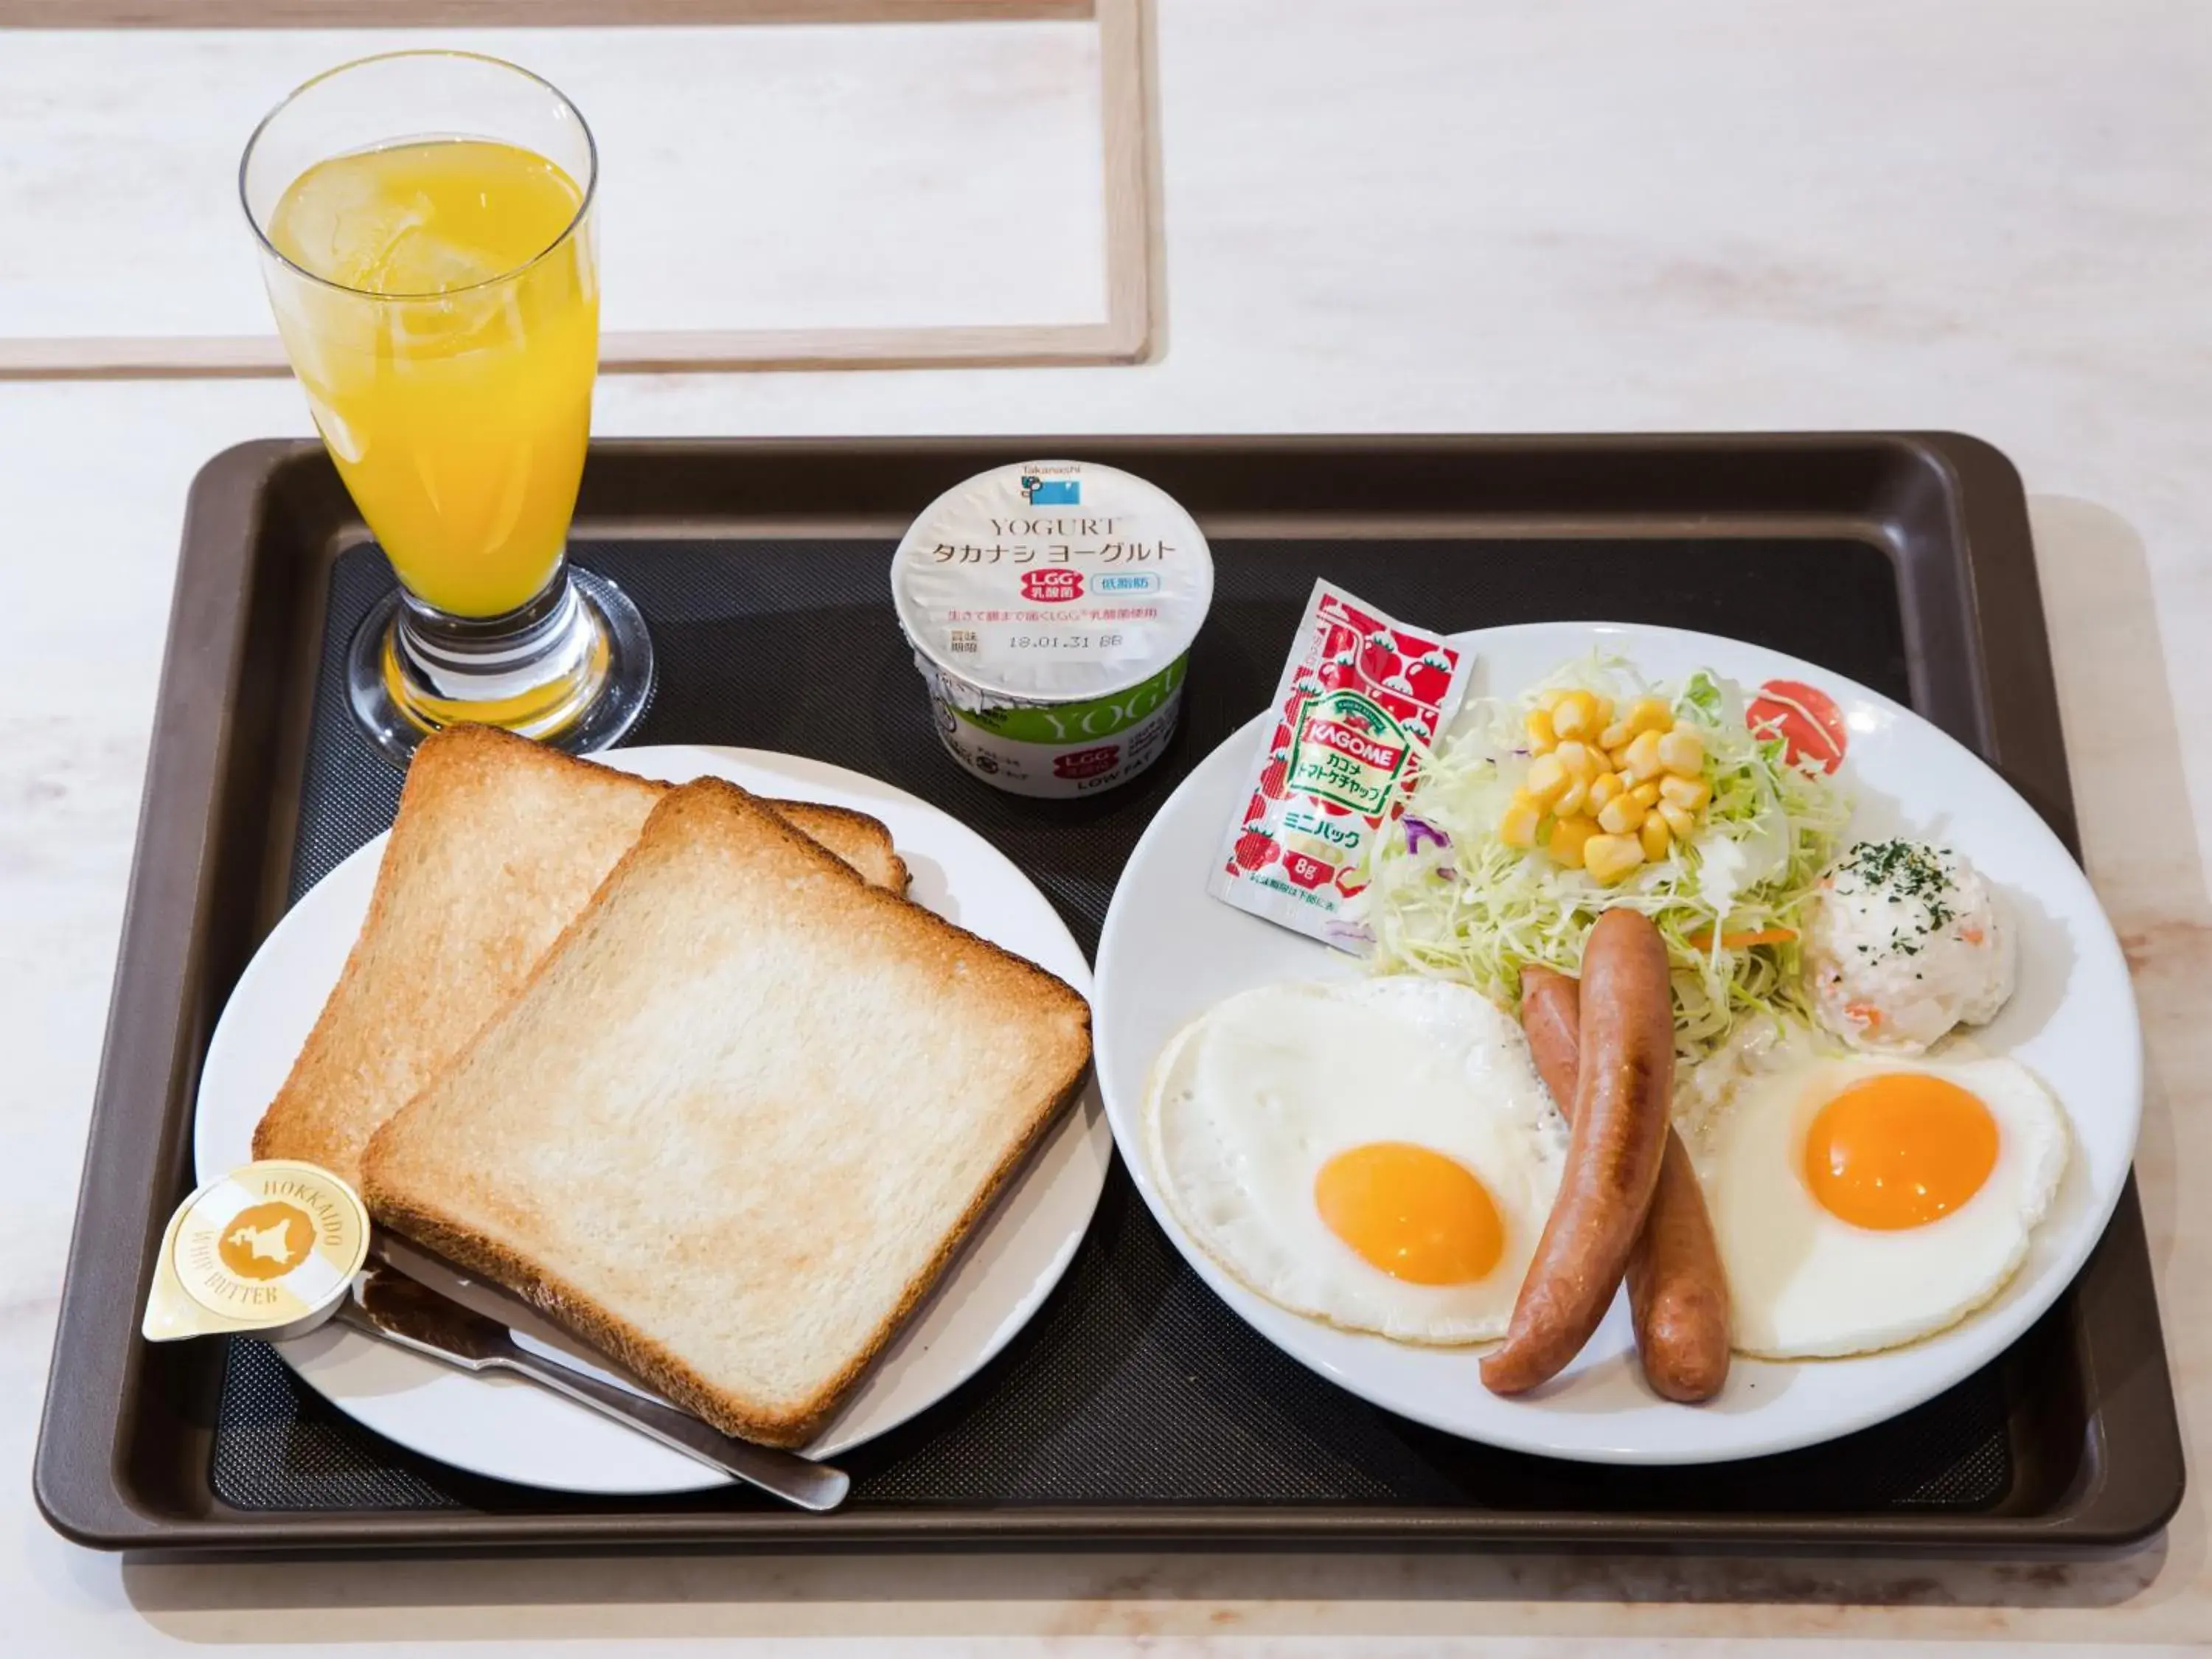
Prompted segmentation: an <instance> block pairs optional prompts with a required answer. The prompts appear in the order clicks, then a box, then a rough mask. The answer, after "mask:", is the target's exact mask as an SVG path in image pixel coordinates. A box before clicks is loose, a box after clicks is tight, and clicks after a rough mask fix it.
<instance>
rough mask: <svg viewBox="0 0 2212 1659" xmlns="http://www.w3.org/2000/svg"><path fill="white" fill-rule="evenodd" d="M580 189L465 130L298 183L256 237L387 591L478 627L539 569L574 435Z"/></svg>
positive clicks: (581, 297)
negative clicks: (389, 584)
mask: <svg viewBox="0 0 2212 1659" xmlns="http://www.w3.org/2000/svg"><path fill="white" fill-rule="evenodd" d="M582 207H583V195H582V191H580V189H579V188H578V186H577V185H576V182H575V181H574V179H571V178H569V176H568V174H567V173H564V172H562V169H561V168H560V167H556V166H555V165H554V164H553V163H552V162H551V161H547V160H546V159H545V158H544V156H541V155H533V154H532V152H530V151H528V150H526V149H520V148H518V147H516V146H514V145H512V144H502V143H492V142H490V141H489V140H484V139H476V138H453V139H438V140H432V141H426V142H422V143H403V144H394V145H391V146H388V147H386V148H383V149H369V150H362V151H357V152H356V153H354V154H352V155H339V156H334V157H332V158H331V160H329V161H322V162H319V163H317V164H316V165H315V166H313V167H310V168H308V169H307V172H305V173H301V175H300V177H299V178H298V179H295V180H294V181H293V183H292V185H291V186H290V188H289V189H288V190H287V191H285V192H284V195H283V199H282V200H280V201H279V202H278V204H277V205H276V211H275V212H274V213H273V214H272V215H271V216H270V226H269V236H270V242H271V244H272V245H273V246H275V248H276V252H278V253H279V254H281V255H282V256H283V258H284V259H285V260H286V261H287V262H289V264H291V265H292V266H294V267H295V268H296V270H297V271H300V272H305V273H307V276H309V277H313V278H316V279H319V280H317V281H307V280H303V279H302V278H301V276H298V275H296V274H295V272H293V271H283V270H272V271H271V274H270V299H271V300H272V301H273V302H274V303H275V307H276V320H277V326H278V327H279V329H280V330H281V331H283V335H284V341H285V346H286V349H287V350H288V352H289V356H290V357H291V359H292V364H293V367H294V368H295V370H296V371H297V373H298V374H299V377H300V380H301V385H302V386H305V388H306V389H307V401H308V404H309V406H310V408H311V409H312V410H313V413H314V417H315V424H316V426H317V428H319V430H320V431H321V432H322V435H323V437H324V440H325V442H326V443H327V444H328V446H329V447H330V451H331V457H332V459H335V460H336V462H337V467H338V471H339V473H340V474H341V475H342V476H343V477H344V479H345V483H346V487H347V488H348V489H349V490H351V491H352V492H353V498H354V501H355V502H356V505H358V506H359V507H360V508H361V510H362V516H363V517H364V518H365V519H367V520H368V526H369V528H370V529H371V530H372V531H374V532H375V535H376V538H377V540H378V542H379V543H380V544H381V545H382V547H383V549H384V551H385V553H386V555H387V556H389V557H390V559H391V560H392V567H393V568H394V569H395V570H397V571H398V575H399V579H400V580H401V581H402V582H403V583H404V584H405V585H406V586H407V587H408V589H409V590H410V592H413V593H414V594H415V595H416V597H418V598H419V599H423V600H425V601H427V602H428V603H429V604H431V605H435V606H437V607H438V608H439V609H440V610H441V611H450V612H453V613H454V614H456V615H459V616H465V617H492V616H498V615H501V614H503V613H505V612H507V611H513V610H514V609H516V608H517V607H518V606H520V605H524V604H526V603H527V602H528V601H529V600H530V599H531V598H532V596H533V595H535V594H536V593H537V592H538V591H539V590H540V589H542V588H543V587H544V586H545V584H546V582H547V580H549V579H550V577H551V576H552V574H553V571H554V568H555V567H556V564H557V562H558V561H559V559H560V556H561V549H562V544H563V543H564V542H565V541H566V539H567V538H568V520H569V517H570V515H571V514H572V513H574V510H575V502H576V484H577V481H578V479H579V477H580V476H581V474H582V471H583V465H584V447H585V440H586V435H587V434H588V432H589V430H590V428H591V412H592V375H593V373H594V372H595V370H596V369H597V368H598V363H599V290H598V278H597V275H596V271H595V269H594V265H593V262H592V246H591V243H590V240H589V238H590V229H591V228H590V226H589V224H588V223H580V222H578V215H579V213H580V210H581V209H582Z"/></svg>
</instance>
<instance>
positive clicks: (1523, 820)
mask: <svg viewBox="0 0 2212 1659" xmlns="http://www.w3.org/2000/svg"><path fill="white" fill-rule="evenodd" d="M1543 816H1544V809H1543V808H1542V807H1541V806H1540V805H1537V804H1536V803H1535V802H1534V800H1532V799H1529V797H1528V791H1527V790H1525V789H1516V790H1515V791H1514V792H1513V802H1512V805H1510V806H1508V807H1507V808H1506V809H1505V812H1504V816H1503V817H1500V818H1499V819H1498V840H1500V841H1502V842H1504V843H1505V844H1506V845H1507V846H1508V847H1534V845H1535V844H1536V823H1537V820H1538V819H1540V818H1541V817H1543Z"/></svg>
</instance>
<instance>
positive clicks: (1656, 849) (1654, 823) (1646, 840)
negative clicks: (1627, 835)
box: [1636, 812, 1674, 864]
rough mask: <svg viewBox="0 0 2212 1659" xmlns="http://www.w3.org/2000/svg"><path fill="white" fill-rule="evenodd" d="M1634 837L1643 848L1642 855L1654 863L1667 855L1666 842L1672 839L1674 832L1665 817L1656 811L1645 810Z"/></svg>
mask: <svg viewBox="0 0 2212 1659" xmlns="http://www.w3.org/2000/svg"><path fill="white" fill-rule="evenodd" d="M1636 839H1637V842H1638V845H1640V846H1641V847H1642V848H1644V857H1645V858H1646V859H1648V860H1650V861H1651V862H1652V863H1654V864H1656V863H1658V862H1659V860H1661V859H1663V858H1665V857H1666V856H1667V844H1668V842H1671V841H1673V840H1674V831H1673V830H1671V829H1668V827H1667V820H1666V819H1664V818H1662V817H1660V816H1659V815H1658V814H1657V813H1656V812H1647V813H1645V814H1644V822H1643V823H1639V824H1638V825H1637V826H1636Z"/></svg>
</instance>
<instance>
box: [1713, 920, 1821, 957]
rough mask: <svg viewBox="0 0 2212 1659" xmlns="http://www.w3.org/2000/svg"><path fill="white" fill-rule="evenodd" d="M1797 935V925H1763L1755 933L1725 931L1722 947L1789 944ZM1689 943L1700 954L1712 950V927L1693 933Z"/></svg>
mask: <svg viewBox="0 0 2212 1659" xmlns="http://www.w3.org/2000/svg"><path fill="white" fill-rule="evenodd" d="M1796 937H1797V930H1796V928H1795V927H1761V928H1759V930H1758V931H1756V932H1755V933H1723V934H1722V935H1721V948H1722V949H1723V950H1724V951H1747V950H1749V949H1750V948H1751V947H1752V946H1753V945H1787V944H1789V943H1790V940H1791V939H1796ZM1689 945H1690V948H1691V949H1692V951H1697V952H1698V953H1699V955H1700V956H1703V955H1704V954H1705V952H1706V951H1710V950H1711V949H1712V948H1713V933H1712V929H1711V928H1710V927H1708V928H1706V929H1705V930H1704V931H1703V932H1701V933H1692V934H1691V935H1690V939H1689Z"/></svg>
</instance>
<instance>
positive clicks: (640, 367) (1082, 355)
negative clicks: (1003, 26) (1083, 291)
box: [0, 0, 1157, 380]
mask: <svg viewBox="0 0 2212 1659" xmlns="http://www.w3.org/2000/svg"><path fill="white" fill-rule="evenodd" d="M60 15H66V16H67V17H68V18H69V19H70V24H69V26H70V27H80V28H82V27H220V26H228V25H231V24H234V23H250V24H251V26H253V27H289V26H307V25H309V24H319V25H323V26H325V27H336V26H337V25H340V24H349V25H355V26H360V25H366V24H377V25H385V24H392V25H399V24H407V25H411V26H415V27H424V26H430V25H437V26H456V25H462V24H470V25H492V24H507V25H513V24H519V23H522V22H525V21H527V22H530V23H532V25H536V26H547V25H571V26H574V25H591V24H608V23H622V24H632V23H635V24H641V25H652V24H680V23H707V22H735V23H745V24H760V23H776V22H792V21H807V22H832V21H834V22H842V23H855V24H866V23H871V22H884V21H896V22H915V21H942V22H945V23H948V24H949V23H952V22H957V21H972V20H975V19H978V18H990V19H998V20H1008V19H1020V20H1037V19H1049V20H1070V21H1083V20H1085V19H1090V20H1093V21H1095V23H1096V26H1097V29H1098V31H1099V75H1100V79H1101V88H1100V91H1101V97H1100V106H1101V112H1102V118H1103V145H1102V153H1103V157H1104V166H1103V178H1102V179H1101V180H1100V185H1101V188H1102V189H1103V191H1104V214H1105V218H1104V222H1105V254H1106V285H1105V287H1106V315H1105V317H1104V319H1103V320H1101V321H1099V322H1096V323H1073V324H1049V325H1047V324H1038V325H1026V324H1021V323H1007V324H1003V325H989V326H977V325H946V326H915V327H899V328H815V329H741V328H732V329H684V330H653V331H613V332H610V333H609V334H607V335H606V336H605V338H604V339H603V341H602V344H601V356H600V368H601V371H602V372H603V373H605V374H684V373H711V372H714V371H717V370H725V369H800V368H810V369H818V368H930V367H937V368H943V367H952V366H968V365H975V366H991V365H1012V364H1029V363H1034V364H1051V363H1118V362H1138V361H1140V360H1141V359H1142V358H1143V357H1144V356H1146V353H1147V351H1148V350H1149V349H1150V347H1151V343H1152V337H1153V327H1154V295H1155V283H1156V276H1157V261H1156V260H1155V258H1154V252H1153V246H1152V243H1153V234H1154V225H1153V219H1154V213H1153V191H1152V175H1153V157H1152V132H1151V125H1152V124H1151V118H1150V113H1149V104H1150V95H1149V90H1148V80H1149V76H1148V64H1149V42H1148V35H1147V21H1148V20H1147V17H1146V4H1145V0H812V3H803V4H802V3H792V0H629V3H624V0H543V3H533V0H321V3H310V0H0V27H11V26H14V27H21V26H23V25H25V24H27V23H32V22H38V21H41V20H51V19H58V17H59V16H60ZM102 20H104V21H102ZM0 49H4V47H0ZM288 373H289V368H288V367H287V365H286V363H285V361H284V356H283V349H281V347H280V346H279V345H278V343H277V342H276V338H275V337H274V336H273V335H271V336H267V337H261V336H197V337H131V336H112V337H84V336H78V337H15V338H7V337H0V380H130V379H191V378H199V377H214V378H238V377H241V376H276V375H283V374H288Z"/></svg>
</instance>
